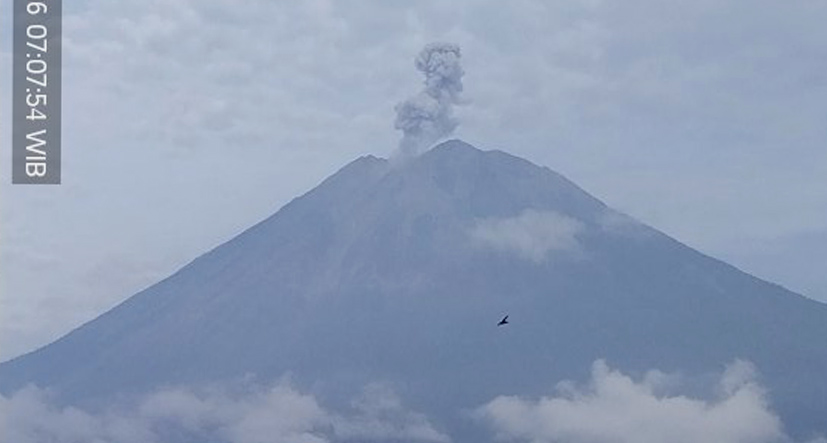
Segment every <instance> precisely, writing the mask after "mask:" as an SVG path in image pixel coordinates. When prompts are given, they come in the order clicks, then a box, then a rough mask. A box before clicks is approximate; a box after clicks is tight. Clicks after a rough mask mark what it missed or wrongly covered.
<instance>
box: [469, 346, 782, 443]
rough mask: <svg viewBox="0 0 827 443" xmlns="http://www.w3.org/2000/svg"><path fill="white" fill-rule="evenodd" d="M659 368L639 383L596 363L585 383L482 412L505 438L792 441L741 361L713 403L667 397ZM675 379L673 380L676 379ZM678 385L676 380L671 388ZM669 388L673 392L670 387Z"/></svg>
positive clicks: (638, 442) (506, 400) (606, 442)
mask: <svg viewBox="0 0 827 443" xmlns="http://www.w3.org/2000/svg"><path fill="white" fill-rule="evenodd" d="M669 379H670V377H665V376H664V374H662V373H659V372H657V371H653V372H650V373H649V374H648V375H647V376H646V377H644V378H643V379H642V380H633V379H632V378H631V377H629V376H628V375H625V374H623V373H621V372H619V371H617V370H613V369H611V368H609V367H608V366H607V365H606V363H605V362H603V361H597V362H595V363H594V365H593V368H592V375H591V380H590V381H589V382H588V384H587V385H585V386H576V385H574V384H572V383H570V382H566V383H561V384H560V385H559V386H558V392H557V393H556V394H554V395H552V396H548V397H542V398H539V399H527V398H519V397H510V396H502V397H497V398H495V399H494V400H492V401H491V402H489V403H487V404H486V405H484V406H482V407H481V408H479V409H478V410H477V416H478V417H479V418H480V419H482V420H483V421H485V422H486V423H488V424H489V425H490V426H491V427H492V429H493V430H494V431H495V432H496V433H497V434H498V435H499V436H500V437H501V438H502V439H503V440H504V441H518V442H521V441H522V442H537V443H540V442H558V441H564V442H568V443H663V442H671V443H697V442H716V443H744V442H750V443H770V442H788V441H790V440H789V438H788V437H787V436H785V434H784V432H783V427H782V423H781V422H780V420H779V419H778V417H777V416H776V415H775V414H774V412H773V411H772V409H771V407H770V406H769V402H768V399H767V396H766V392H765V391H764V389H763V388H762V387H761V386H760V385H759V384H758V383H757V382H756V377H755V370H754V368H753V367H752V365H751V364H749V363H747V362H743V361H736V362H734V363H732V364H730V365H729V366H728V367H727V368H726V370H725V371H724V373H723V374H722V375H721V377H720V379H719V381H718V385H717V387H716V392H717V395H716V397H715V398H712V399H699V398H691V397H687V396H684V395H677V394H669V393H665V392H668V391H670V390H672V388H674V387H673V386H671V387H667V386H664V380H669ZM672 382H674V380H672ZM672 384H674V383H672ZM667 388H670V389H667Z"/></svg>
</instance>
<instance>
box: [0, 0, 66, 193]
mask: <svg viewBox="0 0 827 443" xmlns="http://www.w3.org/2000/svg"><path fill="white" fill-rule="evenodd" d="M62 12H63V11H62V8H61V1H60V0H38V1H34V0H14V29H13V36H12V38H13V42H12V49H13V62H12V64H13V67H12V89H13V90H12V183H14V184H60V101H61V100H60V95H61V89H60V78H61V75H60V74H61V72H60V70H61V69H60V68H61V33H62V29H61V28H62V23H61V21H62V15H63V14H62Z"/></svg>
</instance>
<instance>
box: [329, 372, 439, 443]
mask: <svg viewBox="0 0 827 443" xmlns="http://www.w3.org/2000/svg"><path fill="white" fill-rule="evenodd" d="M353 406H354V408H355V409H356V410H357V411H358V414H357V415H356V416H355V417H350V418H344V419H342V418H340V419H337V420H335V421H334V422H333V428H334V429H335V433H336V435H337V436H339V437H342V438H345V439H348V438H352V439H357V440H370V441H387V440H394V441H422V442H434V443H448V442H450V441H451V439H450V438H449V437H448V436H447V435H445V434H443V433H440V432H439V431H437V430H436V429H434V428H433V427H432V426H431V424H430V423H429V422H428V419H427V417H425V415H423V414H420V413H417V412H411V411H408V410H406V409H405V408H404V407H403V406H402V402H401V400H400V398H399V397H398V396H397V395H396V393H395V392H394V391H393V390H391V389H390V388H389V387H388V386H386V385H383V384H371V385H368V386H367V387H366V388H365V391H364V393H363V395H362V397H361V398H359V399H357V400H356V401H354V403H353Z"/></svg>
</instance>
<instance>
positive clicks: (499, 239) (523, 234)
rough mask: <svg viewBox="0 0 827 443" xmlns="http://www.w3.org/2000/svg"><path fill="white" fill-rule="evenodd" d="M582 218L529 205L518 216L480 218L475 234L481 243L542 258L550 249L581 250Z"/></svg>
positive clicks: (575, 251) (534, 257)
mask: <svg viewBox="0 0 827 443" xmlns="http://www.w3.org/2000/svg"><path fill="white" fill-rule="evenodd" d="M583 228H584V226H583V224H582V223H581V222H579V221H578V220H575V219H573V218H571V217H568V216H566V215H563V214H559V213H557V212H553V211H537V210H534V209H528V210H525V211H523V212H522V213H521V214H520V215H518V216H516V217H508V218H487V219H483V220H479V221H478V222H477V224H476V225H475V226H474V227H473V229H472V230H471V237H472V238H474V239H475V240H477V241H478V242H480V243H481V244H483V245H485V246H488V247H491V248H494V249H498V250H502V251H507V252H513V253H516V254H518V255H519V256H521V257H523V258H526V259H529V260H533V261H535V262H541V261H543V260H545V258H546V256H547V254H548V253H550V252H566V253H578V252H580V243H579V241H578V240H577V234H579V233H580V232H581V231H582V230H583Z"/></svg>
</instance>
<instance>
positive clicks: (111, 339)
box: [0, 140, 827, 435]
mask: <svg viewBox="0 0 827 443" xmlns="http://www.w3.org/2000/svg"><path fill="white" fill-rule="evenodd" d="M505 313H508V314H509V315H510V316H511V317H510V318H511V320H510V321H509V324H508V327H506V328H502V327H497V326H496V321H497V319H500V318H502V317H503V315H505ZM825 337H827V305H824V304H822V303H819V302H816V301H813V300H810V299H808V298H805V297H803V296H801V295H799V294H796V293H793V292H790V291H788V290H786V289H784V288H782V287H780V286H778V285H775V284H772V283H769V282H766V281H763V280H761V279H759V278H756V277H753V276H751V275H748V274H746V273H744V272H741V271H739V270H738V269H736V268H734V267H732V266H730V265H728V264H726V263H723V262H721V261H719V260H716V259H714V258H711V257H709V256H706V255H704V254H702V253H700V252H698V251H696V250H694V249H692V248H690V247H688V246H686V245H684V244H682V243H680V242H678V241H676V240H674V239H672V238H670V237H668V236H667V235H665V234H663V233H661V232H659V231H657V230H656V229H654V228H651V227H649V226H646V225H644V224H642V223H640V222H638V221H636V220H634V219H633V218H631V217H629V216H626V215H624V214H622V213H620V212H618V211H615V210H613V209H611V208H610V207H608V206H606V205H605V204H604V203H602V202H601V201H599V200H598V199H596V198H594V197H592V196H590V195H589V194H588V193H586V192H585V191H583V190H582V189H580V188H579V187H578V186H576V185H575V184H574V183H572V182H570V181H569V180H567V179H566V178H564V177H563V176H561V175H559V174H557V173H555V172H553V171H551V170H550V169H548V168H545V167H540V166H537V165H535V164H532V163H530V162H529V161H526V160H524V159H521V158H518V157H514V156H512V155H509V154H507V153H504V152H501V151H482V150H479V149H477V148H475V147H473V146H471V145H469V144H467V143H464V142H462V141H459V140H451V141H448V142H445V143H442V144H440V145H438V146H437V147H435V148H433V149H431V150H430V151H428V152H426V153H424V154H422V155H420V156H418V157H416V158H412V159H408V160H406V161H399V162H391V161H388V160H384V159H380V158H376V157H373V156H366V157H362V158H359V159H357V160H355V161H353V162H351V163H350V164H348V165H346V166H345V167H344V168H342V169H341V170H339V171H338V172H337V173H335V174H334V175H332V176H331V177H329V178H328V179H326V180H325V181H324V182H322V183H321V184H320V185H319V186H317V187H316V188H314V189H313V190H311V191H309V192H308V193H306V194H304V195H303V196H301V197H298V198H296V199H294V200H293V201H291V202H290V203H289V204H287V205H285V206H284V207H283V208H281V209H280V210H279V211H278V212H276V213H275V214H274V215H272V216H271V217H269V218H267V219H265V220H263V221H262V222H260V223H258V224H257V225H255V226H253V227H252V228H250V229H248V230H246V231H245V232H243V233H241V234H240V235H238V236H237V237H235V238H233V239H232V240H230V241H228V242H226V243H224V244H222V245H221V246H218V247H216V248H215V249H213V250H212V251H209V252H208V253H206V254H204V255H203V256H201V257H199V258H197V259H195V260H194V261H192V262H191V263H189V264H188V265H186V266H184V267H183V268H182V269H180V270H179V271H177V272H176V273H174V274H173V275H171V276H170V277H168V278H166V279H165V280H163V281H161V282H159V283H157V284H155V285H153V286H151V287H149V288H147V289H145V290H143V291H141V292H140V293H138V294H136V295H134V296H132V297H131V298H129V299H127V300H126V301H124V302H123V303H121V304H120V305H118V306H116V307H115V308H113V309H111V310H110V311H108V312H106V313H104V314H103V315H101V316H99V317H98V318H96V319H94V320H92V321H90V322H88V323H87V324H85V325H83V326H81V327H79V328H77V329H76V330H74V331H72V332H70V333H69V334H67V335H66V336H64V337H62V338H61V339H59V340H57V341H56V342H54V343H52V344H50V345H48V346H45V347H43V348H41V349H38V350H36V351H34V352H32V353H29V354H27V355H24V356H21V357H18V358H15V359H13V360H11V361H8V362H5V363H3V364H2V365H0V390H2V392H4V393H6V394H8V393H11V392H14V391H16V390H18V389H20V388H22V387H23V386H25V385H26V384H29V383H34V384H36V385H38V386H42V387H48V388H50V389H52V390H53V391H54V392H55V393H56V395H57V396H58V398H59V399H60V401H61V402H63V403H65V404H77V405H86V406H89V407H94V406H95V405H102V404H106V403H107V402H110V401H112V400H113V399H115V398H122V397H124V396H130V395H136V394H140V393H142V392H148V391H150V390H152V389H155V388H157V387H159V386H165V385H176V384H197V383H208V382H211V381H217V380H224V379H231V378H234V377H240V376H244V375H245V374H255V375H256V376H257V377H260V378H264V379H268V378H269V379H275V378H278V377H280V376H282V375H284V374H286V373H289V374H291V377H292V379H293V380H294V381H295V383H297V384H299V385H300V386H306V387H308V389H312V390H313V392H314V393H317V394H318V395H320V396H322V397H323V398H327V399H330V401H333V402H335V401H338V400H337V399H345V398H349V396H351V395H352V394H353V392H355V391H356V390H358V389H359V388H360V387H361V386H364V385H365V384H368V383H371V382H372V381H376V380H384V381H389V382H391V383H393V384H394V386H395V387H396V388H397V389H398V392H399V395H400V396H401V397H402V398H404V399H405V400H406V401H407V402H409V403H410V404H412V405H414V406H415V407H416V408H417V409H418V410H422V411H426V412H427V413H428V414H429V415H430V416H432V417H438V418H437V419H436V420H437V422H438V423H439V424H440V426H442V427H443V428H447V429H452V427H453V426H454V425H453V424H452V423H454V422H455V421H459V420H460V419H459V418H457V417H459V416H460V415H461V414H462V411H464V410H467V409H469V408H473V407H475V406H477V405H479V404H482V403H484V402H486V401H488V400H490V399H491V398H493V397H494V396H497V395H501V394H517V395H532V394H535V393H538V392H545V390H547V388H548V387H549V386H553V385H554V383H556V382H557V381H559V380H562V379H578V378H582V375H583V374H584V373H585V372H587V371H588V368H589V367H590V365H591V363H592V362H593V361H594V360H596V359H605V360H607V361H609V362H611V363H612V364H613V365H614V366H616V367H618V368H621V369H623V370H625V371H630V372H632V373H641V372H643V371H646V370H648V369H649V368H653V367H656V368H659V369H661V370H664V371H678V372H681V373H686V374H706V373H710V372H714V371H719V370H720V368H721V367H723V365H725V364H727V363H728V362H731V361H732V360H733V359H744V360H749V361H750V362H752V363H753V364H754V365H755V366H756V367H757V369H758V370H759V371H760V374H761V375H762V377H763V380H764V383H765V385H766V386H768V387H769V390H770V391H771V394H772V395H771V397H772V402H773V404H772V406H773V408H774V409H775V410H776V411H778V413H779V415H780V417H781V418H782V420H783V421H784V423H785V424H786V425H787V426H788V427H789V429H791V430H793V431H794V432H796V433H800V434H802V435H803V434H808V433H813V432H822V433H824V432H827V401H825V399H827V345H825Z"/></svg>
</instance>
